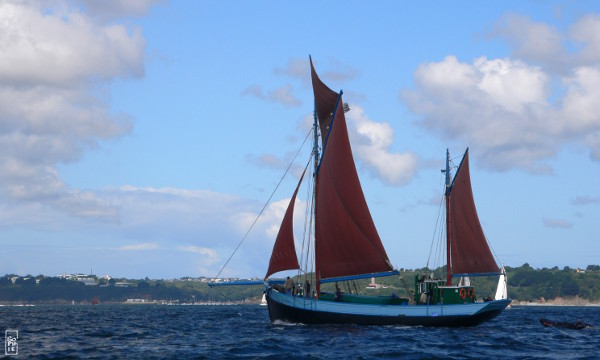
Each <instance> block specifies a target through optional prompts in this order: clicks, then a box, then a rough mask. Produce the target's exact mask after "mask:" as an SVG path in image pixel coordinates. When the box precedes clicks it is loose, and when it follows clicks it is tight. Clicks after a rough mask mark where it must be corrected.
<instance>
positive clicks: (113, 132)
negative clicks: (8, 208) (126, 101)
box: [0, 1, 145, 221]
mask: <svg viewBox="0 0 600 360" xmlns="http://www.w3.org/2000/svg"><path fill="white" fill-rule="evenodd" d="M44 4H47V5H49V6H48V7H44V6H45V5H44ZM144 52H145V39H144V38H143V36H142V34H141V31H140V30H131V29H128V28H126V27H124V26H122V25H112V24H107V25H102V24H99V23H97V22H95V21H93V20H92V19H91V18H90V17H88V16H87V15H86V14H84V13H82V12H80V11H79V10H78V9H76V8H70V7H69V3H68V2H62V1H54V2H38V1H28V2H18V1H5V2H2V3H0V152H2V154H3V157H2V160H1V161H0V189H1V191H0V196H2V199H3V201H10V202H15V203H17V204H18V203H24V202H34V203H40V204H43V205H44V206H49V207H51V208H53V209H55V210H59V211H63V212H65V213H68V214H70V215H72V216H77V217H86V218H98V219H102V220H107V219H108V220H111V221H115V220H116V215H117V210H118V208H117V207H116V206H115V205H114V204H113V203H112V202H110V201H106V200H104V199H101V198H99V197H98V196H97V195H96V194H94V193H92V192H90V191H82V190H78V189H72V188H70V187H69V185H68V184H66V183H65V182H64V181H63V180H62V179H61V178H60V174H59V173H58V171H57V168H56V166H57V164H59V163H68V162H73V161H77V160H78V159H79V158H80V157H81V155H82V154H83V152H84V151H86V150H88V149H90V148H94V147H97V146H99V144H100V142H101V141H105V140H110V139H114V138H117V137H120V136H123V135H126V134H128V133H129V132H130V131H131V129H132V121H131V119H130V118H129V117H128V116H127V115H124V114H114V113H111V111H110V108H109V106H108V104H106V103H105V101H104V100H103V99H104V98H105V96H106V86H105V85H106V84H107V82H108V81H111V80H112V79H115V78H118V77H121V78H123V77H124V78H127V77H140V76H142V75H143V73H144Z"/></svg>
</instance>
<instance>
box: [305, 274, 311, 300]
mask: <svg viewBox="0 0 600 360" xmlns="http://www.w3.org/2000/svg"><path fill="white" fill-rule="evenodd" d="M304 297H305V298H307V299H309V298H310V282H309V281H308V279H306V282H305V283H304Z"/></svg>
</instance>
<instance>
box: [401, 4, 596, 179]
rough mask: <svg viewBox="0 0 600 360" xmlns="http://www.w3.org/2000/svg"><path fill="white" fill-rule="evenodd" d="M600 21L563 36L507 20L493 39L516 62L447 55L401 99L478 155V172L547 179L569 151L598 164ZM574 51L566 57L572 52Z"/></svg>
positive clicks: (423, 69)
mask: <svg viewBox="0 0 600 360" xmlns="http://www.w3.org/2000/svg"><path fill="white" fill-rule="evenodd" d="M596 29H600V18H598V17H597V16H587V17H584V18H582V19H580V20H579V21H578V22H576V23H575V24H574V25H573V26H571V28H570V29H569V30H568V31H567V32H565V33H564V34H563V33H560V32H559V31H558V30H557V29H555V28H553V27H551V26H549V25H546V24H543V23H535V22H533V21H531V20H530V19H528V18H526V17H522V16H517V15H509V16H506V17H505V18H503V20H502V21H501V22H500V23H499V25H498V26H497V29H496V31H495V32H494V34H492V35H494V36H500V37H502V38H504V39H505V40H506V41H507V42H508V44H509V45H510V46H511V47H512V49H513V57H512V58H504V59H488V58H487V57H485V56H482V57H479V58H477V59H474V60H473V61H472V62H471V63H467V62H460V61H459V60H458V59H457V58H456V57H454V56H447V57H446V58H445V59H444V60H442V61H440V62H433V63H426V64H422V65H421V66H419V68H418V69H417V70H416V71H415V74H414V78H415V88H414V89H412V90H408V91H404V92H403V93H402V95H401V98H402V99H403V101H404V102H406V104H407V105H408V106H409V108H410V109H411V110H412V111H413V112H415V113H416V114H418V115H419V116H420V117H421V119H420V121H419V124H421V125H422V126H423V127H424V128H426V129H427V130H429V131H431V132H433V133H436V134H438V135H440V136H441V137H442V138H444V139H447V140H452V141H454V142H458V143H460V144H461V146H465V145H468V146H471V147H472V148H474V151H473V152H472V154H473V156H474V157H476V158H478V159H479V160H480V161H479V165H481V166H484V167H488V168H492V169H495V170H509V169H512V168H519V169H522V170H525V171H528V172H533V173H550V172H552V169H551V168H550V166H549V165H548V164H547V163H546V161H548V160H549V159H551V158H552V157H554V156H555V155H556V154H557V153H558V152H559V151H560V150H561V149H562V148H563V147H564V146H567V145H569V144H575V145H577V146H585V147H587V148H588V149H589V152H590V157H591V158H592V159H594V160H600V113H598V111H597V109H596V107H597V106H596V105H597V104H598V103H599V102H600V65H599V64H600V35H598V33H599V32H598V31H596ZM569 47H570V48H572V49H573V50H569V51H568V50H567V48H569Z"/></svg>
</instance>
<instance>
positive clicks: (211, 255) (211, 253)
mask: <svg viewBox="0 0 600 360" xmlns="http://www.w3.org/2000/svg"><path fill="white" fill-rule="evenodd" d="M177 250H179V251H184V252H189V253H194V254H199V255H202V259H201V260H202V263H203V264H204V266H210V265H213V264H215V263H217V262H219V261H221V258H219V256H218V255H217V252H216V251H215V250H213V249H210V248H205V247H200V246H195V245H187V246H178V247H177Z"/></svg>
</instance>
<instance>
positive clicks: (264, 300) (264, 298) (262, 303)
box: [260, 293, 267, 306]
mask: <svg viewBox="0 0 600 360" xmlns="http://www.w3.org/2000/svg"><path fill="white" fill-rule="evenodd" d="M260 304H261V305H263V306H264V305H267V297H266V296H265V294H264V293H263V297H262V300H261V301H260Z"/></svg>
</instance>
